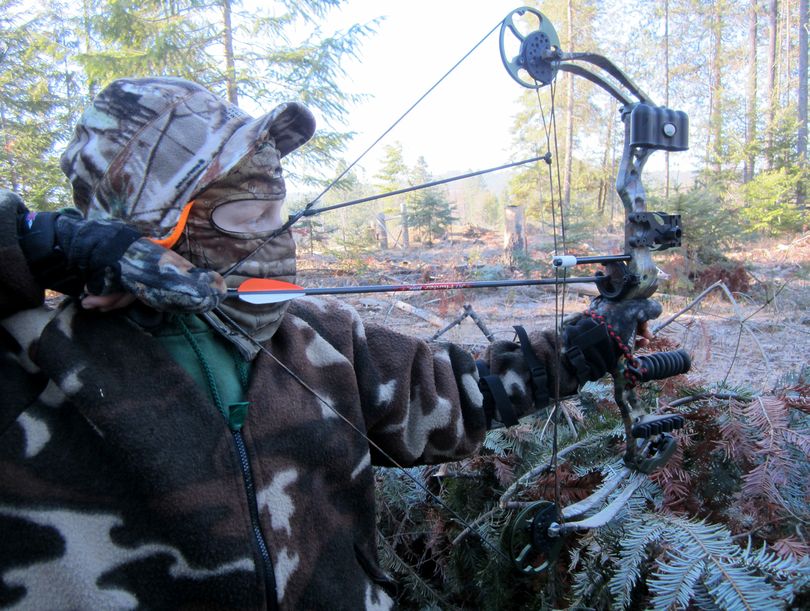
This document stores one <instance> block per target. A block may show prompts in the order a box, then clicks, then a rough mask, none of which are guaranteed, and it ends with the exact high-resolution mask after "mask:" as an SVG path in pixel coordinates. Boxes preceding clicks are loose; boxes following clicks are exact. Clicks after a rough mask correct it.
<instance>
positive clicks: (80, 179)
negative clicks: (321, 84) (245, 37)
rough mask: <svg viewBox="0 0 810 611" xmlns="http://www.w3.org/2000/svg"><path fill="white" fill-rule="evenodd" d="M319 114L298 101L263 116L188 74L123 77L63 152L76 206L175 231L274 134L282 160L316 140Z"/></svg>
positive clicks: (148, 230) (147, 230)
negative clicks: (197, 200)
mask: <svg viewBox="0 0 810 611" xmlns="http://www.w3.org/2000/svg"><path fill="white" fill-rule="evenodd" d="M314 131H315V119H314V117H313V116H312V113H311V112H310V111H309V110H308V109H307V108H306V107H305V106H303V105H302V104H299V103H297V102H288V103H285V104H281V105H280V106H277V107H276V108H275V109H273V110H272V111H271V112H270V113H268V114H266V115H264V116H263V117H260V118H258V119H254V118H253V117H251V116H250V115H248V114H247V113H245V112H244V111H242V110H241V109H239V108H238V107H236V106H234V105H233V104H229V103H228V102H225V101H224V100H222V99H220V98H219V97H217V96H215V95H214V94H213V93H211V92H210V91H208V90H207V89H205V88H203V87H201V86H200V85H197V84H196V83H192V82H190V81H186V80H183V79H178V78H164V77H162V78H141V79H134V78H127V79H119V80H116V81H113V82H112V83H111V84H110V85H108V86H107V87H106V88H105V89H104V90H103V91H102V92H101V93H100V94H99V95H98V96H97V97H96V99H95V100H94V101H93V104H92V105H91V106H90V108H88V109H87V110H86V111H85V113H84V115H83V116H82V118H81V120H80V121H79V123H78V125H77V126H76V131H75V134H74V136H73V139H72V140H71V142H70V143H69V144H68V147H67V149H66V150H65V152H64V154H63V155H62V159H61V167H62V171H63V172H64V173H65V174H66V175H67V177H68V178H69V179H70V182H71V184H72V185H73V198H74V202H75V204H76V207H77V208H79V210H81V211H82V212H83V213H84V215H85V216H86V217H88V218H106V217H114V218H119V219H122V220H125V221H127V222H128V223H131V224H133V225H134V226H135V227H137V228H138V229H139V230H140V231H142V232H143V233H144V234H146V235H148V236H150V237H153V238H158V239H165V238H167V237H169V236H170V235H171V233H172V231H173V230H174V229H175V227H176V226H177V225H178V222H179V221H180V215H181V213H182V212H183V209H184V207H185V205H186V204H187V203H188V202H189V201H191V200H192V199H193V198H194V196H195V195H196V194H198V193H199V192H200V191H202V190H204V189H205V188H206V187H208V186H210V185H211V184H213V183H216V182H218V181H220V180H221V179H223V178H224V177H225V176H227V175H228V174H230V173H231V172H233V171H234V170H236V169H237V168H238V167H239V166H240V165H241V164H243V163H244V162H245V161H247V160H249V159H250V158H251V157H252V155H253V154H254V152H255V151H256V150H257V148H259V147H260V146H261V145H262V144H264V143H266V142H268V141H270V140H272V141H273V142H274V145H275V148H277V149H278V152H279V154H280V156H281V157H284V156H285V155H287V154H288V153H290V152H291V151H293V150H295V149H296V148H298V147H299V146H301V145H302V144H303V143H305V142H306V141H307V140H309V139H310V138H311V137H312V134H313V133H314Z"/></svg>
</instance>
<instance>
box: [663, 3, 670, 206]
mask: <svg viewBox="0 0 810 611" xmlns="http://www.w3.org/2000/svg"><path fill="white" fill-rule="evenodd" d="M664 106H666V107H667V108H669V0H664ZM664 197H665V198H666V199H669V151H666V152H665V153H664Z"/></svg>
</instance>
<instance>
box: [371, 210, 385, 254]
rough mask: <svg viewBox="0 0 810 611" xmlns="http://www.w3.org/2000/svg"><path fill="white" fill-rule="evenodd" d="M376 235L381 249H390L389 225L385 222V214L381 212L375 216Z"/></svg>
mask: <svg viewBox="0 0 810 611" xmlns="http://www.w3.org/2000/svg"><path fill="white" fill-rule="evenodd" d="M374 235H375V238H376V240H377V245H378V246H379V247H380V249H381V250H387V249H388V227H387V226H386V224H385V214H383V213H382V212H380V213H379V214H378V215H377V216H376V217H375V218H374Z"/></svg>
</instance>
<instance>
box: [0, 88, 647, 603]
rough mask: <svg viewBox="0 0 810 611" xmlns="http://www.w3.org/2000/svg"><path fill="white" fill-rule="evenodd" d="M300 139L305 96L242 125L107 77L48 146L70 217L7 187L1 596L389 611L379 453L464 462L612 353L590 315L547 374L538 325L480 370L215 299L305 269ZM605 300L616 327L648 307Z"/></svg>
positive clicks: (339, 310)
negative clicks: (378, 525) (299, 238)
mask: <svg viewBox="0 0 810 611" xmlns="http://www.w3.org/2000/svg"><path fill="white" fill-rule="evenodd" d="M314 130H315V122H314V119H313V116H312V114H311V113H310V112H309V111H308V110H307V108H305V107H304V106H302V105H301V104H299V103H295V102H291V103H286V104H282V105H280V106H278V107H277V108H275V109H274V110H273V111H272V112H270V113H269V114H267V115H265V116H263V117H261V118H258V119H254V118H252V117H250V116H248V115H246V114H245V113H244V112H243V111H241V110H240V109H238V108H236V107H235V106H232V105H231V104H228V103H226V102H224V101H222V100H221V99H219V98H218V97H216V96H215V95H213V94H212V93H210V92H209V91H207V90H205V89H203V88H202V87H200V86H198V85H196V84H194V83H191V82H188V81H184V80H180V79H174V78H147V79H122V80H118V81H115V82H113V83H112V84H110V85H109V86H108V87H107V88H106V89H104V90H103V91H102V92H101V93H100V94H99V95H98V97H97V98H96V100H95V101H94V103H93V105H92V106H91V107H90V108H89V109H88V110H87V111H86V112H85V113H84V115H83V117H82V118H81V120H80V122H79V124H78V125H77V127H76V131H75V135H74V137H73V139H72V140H71V142H70V143H69V145H68V147H67V150H66V151H65V152H64V154H63V155H62V159H61V166H62V169H63V170H64V172H65V173H66V174H67V176H68V177H69V179H70V181H71V183H72V185H73V196H74V201H75V206H76V209H75V210H67V211H61V212H55V213H54V212H43V213H36V212H32V211H29V210H28V209H27V208H26V207H25V205H24V204H23V202H22V201H21V200H20V198H19V197H18V196H17V195H15V194H13V193H11V192H8V191H3V192H2V193H0V354H2V361H1V363H2V365H1V366H2V377H0V380H2V381H1V382H0V383H1V384H2V388H0V396H1V397H2V404H1V406H0V607H14V608H29V609H56V608H70V609H110V608H116V609H128V608H135V607H139V608H153V609H158V608H179V607H184V608H196V607H212V608H250V609H264V608H269V609H296V610H297V609H330V610H335V609H349V610H353V611H354V610H357V609H388V608H391V607H392V606H393V605H394V602H393V601H394V594H393V589H392V588H393V584H392V582H391V580H390V578H389V577H388V576H387V575H386V574H385V573H384V572H383V571H382V570H381V569H380V567H379V565H378V562H377V558H376V552H375V540H374V533H375V515H374V493H373V492H374V491H373V487H374V478H373V472H372V465H390V464H392V462H394V461H395V462H396V464H398V465H402V466H413V465H424V464H432V463H439V462H444V461H452V460H457V459H460V458H462V457H464V456H468V455H469V454H470V453H472V452H475V451H476V448H478V446H479V444H480V443H481V441H482V439H483V436H484V432H485V431H486V430H487V428H488V427H492V426H500V425H509V424H513V423H515V422H516V421H517V418H519V417H521V416H523V415H526V414H529V413H531V412H532V411H534V410H536V409H538V408H541V407H544V406H545V405H547V403H548V398H549V396H554V394H555V389H557V388H559V393H560V395H563V396H564V395H570V394H574V393H575V392H576V391H577V388H578V385H579V384H580V383H582V382H584V381H585V380H592V379H597V378H599V377H601V376H602V375H604V374H605V373H606V372H609V371H611V370H613V369H614V368H615V366H616V362H617V355H618V354H619V350H618V348H617V347H616V346H615V345H614V340H612V339H611V338H610V337H609V335H608V333H607V332H606V330H605V328H604V326H601V325H600V324H599V323H596V322H594V321H593V320H592V319H590V318H588V317H584V316H580V317H575V318H573V319H572V321H571V322H568V323H567V324H566V326H565V328H564V333H563V334H562V338H561V340H560V344H561V346H560V348H559V349H560V351H561V355H562V356H561V359H560V360H561V364H562V367H561V370H560V374H559V380H558V379H556V376H557V373H556V367H555V361H556V360H557V344H556V342H555V336H554V333H553V332H552V331H546V332H538V331H535V332H532V333H531V334H529V336H528V338H526V337H524V338H523V339H522V341H521V342H519V343H513V342H507V341H499V342H496V343H494V344H492V346H491V347H490V349H489V350H488V352H487V354H486V355H485V357H484V360H483V361H482V362H479V364H478V366H479V368H480V370H481V372H482V374H479V368H477V367H476V362H475V361H474V360H473V358H472V357H471V356H470V355H469V354H467V353H465V352H464V351H463V350H462V349H460V348H459V347H457V346H454V345H453V344H447V343H427V342H425V341H422V340H419V339H415V338H413V337H409V336H405V335H401V334H398V333H395V332H393V331H391V330H390V329H387V328H385V327H382V326H379V325H375V324H364V323H363V322H362V321H361V319H360V318H359V316H358V314H357V313H356V312H355V311H354V310H353V309H352V308H350V307H348V306H346V305H344V304H342V303H341V302H340V301H337V300H334V299H313V298H305V299H298V300H295V301H292V302H289V303H276V304H270V305H252V304H248V303H245V302H242V301H240V300H234V299H230V298H228V299H226V298H225V294H226V290H225V287H226V285H227V286H229V287H235V286H238V285H239V284H240V283H241V282H242V281H244V280H245V279H248V278H278V279H283V280H287V281H293V280H294V278H295V244H294V242H293V237H292V234H291V233H290V231H289V230H287V231H284V232H283V233H281V235H278V236H277V237H275V238H273V239H271V240H269V241H268V240H267V237H268V236H269V235H270V234H271V233H272V232H273V230H275V229H277V228H279V227H280V226H281V224H282V220H281V216H280V214H281V213H280V209H281V205H282V202H283V200H284V196H285V186H284V179H283V177H282V169H281V159H282V158H283V157H284V156H285V155H287V154H289V153H290V152H292V151H294V150H295V149H296V148H298V147H300V146H301V145H303V144H304V143H305V142H307V140H309V139H310V137H311V136H312V135H313V132H314ZM234 266H235V267H234ZM45 288H49V289H55V290H58V291H60V292H62V293H65V294H66V295H69V296H70V298H68V299H66V300H64V301H63V302H62V303H61V305H59V307H57V308H55V309H54V308H49V307H47V306H46V305H44V302H43V295H44V292H43V289H45ZM600 308H601V310H600V311H602V312H604V313H606V314H607V317H608V320H609V321H610V322H611V324H612V326H613V327H614V329H617V330H619V332H620V335H621V336H622V337H623V339H624V341H630V340H632V339H633V338H634V337H635V335H636V333H637V332H641V333H643V332H644V331H645V329H644V326H645V325H644V323H645V322H646V321H647V320H648V319H650V318H655V317H656V316H658V315H659V313H660V306H659V305H658V304H656V303H655V302H653V301H650V300H641V301H632V302H629V303H624V304H622V305H611V304H605V303H603V304H601V306H600ZM535 359H536V361H535ZM531 363H534V364H535V365H536V366H535V367H533V370H532V371H533V374H532V373H530V367H529V364H531ZM482 389H483V391H484V392H483V393H482Z"/></svg>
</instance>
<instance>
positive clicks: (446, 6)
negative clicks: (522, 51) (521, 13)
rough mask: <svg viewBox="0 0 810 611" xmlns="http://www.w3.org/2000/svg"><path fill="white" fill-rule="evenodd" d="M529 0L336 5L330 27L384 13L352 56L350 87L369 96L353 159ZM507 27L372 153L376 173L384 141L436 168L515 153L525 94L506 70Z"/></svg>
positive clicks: (480, 164)
mask: <svg viewBox="0 0 810 611" xmlns="http://www.w3.org/2000/svg"><path fill="white" fill-rule="evenodd" d="M519 6H521V4H520V0H432V1H429V0H407V1H406V0H350V2H348V4H347V5H346V6H345V8H343V9H341V10H340V11H333V13H332V14H331V16H330V18H329V20H328V21H327V23H326V25H325V26H324V30H325V31H329V30H330V29H332V28H333V27H339V28H342V27H346V26H348V25H351V24H353V23H367V22H369V21H372V20H373V19H375V18H377V17H384V20H383V21H382V22H381V23H380V24H379V25H378V27H377V33H376V34H373V35H371V36H370V37H368V38H367V39H366V40H365V41H364V43H363V45H362V48H361V51H360V59H359V61H351V62H346V64H345V68H346V72H347V77H346V80H345V83H346V85H345V86H346V88H347V89H348V90H349V91H351V92H353V93H360V94H367V95H368V98H367V99H365V100H364V101H362V102H360V103H358V104H357V105H355V106H354V107H353V108H352V109H351V112H350V114H349V117H348V120H347V127H348V129H350V130H352V131H355V132H357V135H356V136H355V138H354V141H353V143H352V144H351V146H350V148H349V149H348V152H347V154H346V159H347V161H349V162H351V161H354V160H355V159H356V158H357V156H358V155H360V154H361V153H362V152H363V151H364V150H365V149H366V148H367V147H368V146H369V145H371V144H372V143H373V142H374V141H375V140H376V139H377V138H378V137H379V136H380V135H382V134H383V133H384V132H385V131H386V130H387V129H388V128H389V127H390V126H391V125H392V124H393V123H394V121H395V120H396V119H397V118H399V117H400V116H401V115H402V114H403V113H404V112H405V111H406V110H407V109H408V108H409V107H410V106H411V105H412V104H413V103H414V102H415V101H416V100H417V99H419V97H420V96H421V95H423V94H424V93H425V92H426V91H427V90H428V89H429V88H430V87H431V86H432V85H433V84H434V83H435V82H436V81H438V80H439V78H440V77H441V76H442V75H443V74H445V72H447V71H448V70H449V69H450V68H451V67H452V66H453V65H454V64H455V63H456V62H457V61H458V60H459V59H461V58H462V57H463V56H464V55H465V54H466V53H467V52H468V51H469V50H470V49H472V48H473V47H474V46H475V44H476V43H478V42H479V41H480V40H481V39H482V38H483V37H484V35H485V34H486V33H487V32H489V31H490V30H491V29H493V28H494V27H495V26H496V25H497V24H499V22H500V21H501V20H502V19H503V18H504V17H505V16H506V15H507V14H509V13H510V12H511V11H512V10H514V9H515V8H518V7H519ZM498 48H499V47H498V29H496V31H495V32H494V33H493V34H491V35H490V36H489V37H488V38H487V39H486V41H485V42H484V43H483V44H482V45H481V46H480V47H478V49H477V50H476V51H475V52H474V53H473V54H472V55H471V56H470V57H469V58H467V59H466V60H465V61H464V62H463V63H462V64H461V65H460V66H459V67H458V68H457V69H456V70H454V71H453V73H452V74H451V75H450V76H449V77H448V78H447V79H446V80H445V81H444V82H442V84H440V85H439V86H438V87H437V88H436V89H435V90H434V91H433V92H432V93H431V94H430V95H429V96H428V97H427V98H425V100H423V101H422V102H421V103H420V104H419V105H418V106H417V107H416V108H415V109H414V110H413V111H412V112H411V113H410V114H409V115H408V116H407V117H406V118H405V119H404V120H403V121H402V122H401V123H400V124H399V125H398V126H397V127H396V128H394V130H392V131H391V133H389V134H388V135H387V136H386V137H385V139H384V140H382V141H381V142H380V143H379V144H378V145H377V146H376V147H375V148H374V149H373V150H372V151H371V152H370V153H369V154H368V155H367V156H366V157H364V159H363V161H362V162H361V164H360V166H361V168H362V169H363V171H362V172H361V176H363V175H364V174H365V176H366V177H370V176H373V174H374V173H375V172H376V171H377V169H378V167H379V159H380V158H381V156H382V153H383V149H384V147H385V145H392V144H394V143H396V142H400V143H401V144H402V146H403V151H404V156H405V161H406V163H408V164H413V163H414V162H415V161H416V158H417V157H418V156H420V155H421V156H424V157H425V159H426V161H427V163H428V166H429V167H430V169H431V171H432V172H433V174H434V175H442V174H445V173H447V172H456V171H461V172H463V171H466V170H470V169H472V170H476V169H481V168H486V167H493V166H497V165H501V164H503V163H506V162H508V161H510V158H509V144H510V142H511V139H512V136H511V132H510V130H511V127H512V124H513V117H514V115H515V114H516V112H517V111H518V106H517V104H516V100H517V99H518V97H519V96H520V94H521V93H522V91H523V88H522V87H521V86H520V85H518V84H517V83H516V82H514V81H513V80H512V79H511V78H510V77H509V75H508V74H507V72H506V70H505V68H504V67H503V64H502V62H501V57H500V53H499V51H498Z"/></svg>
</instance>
